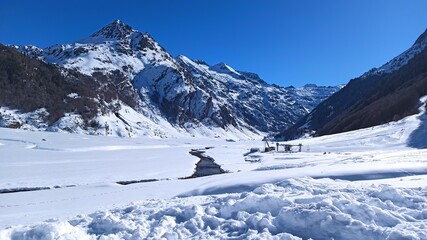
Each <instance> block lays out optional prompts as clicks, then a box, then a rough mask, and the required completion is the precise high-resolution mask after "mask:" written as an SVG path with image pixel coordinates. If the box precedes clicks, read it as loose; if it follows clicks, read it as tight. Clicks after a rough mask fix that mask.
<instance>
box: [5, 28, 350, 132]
mask: <svg viewBox="0 0 427 240" xmlns="http://www.w3.org/2000/svg"><path fill="white" fill-rule="evenodd" d="M16 50H17V51H16ZM0 51H1V52H0V61H1V62H0V84H1V85H2V88H1V89H0V92H1V94H0V104H1V105H0V106H1V108H0V126H3V127H19V128H28V129H34V130H49V131H68V132H81V133H87V134H100V135H119V136H133V135H148V136H159V137H166V136H174V135H176V134H192V135H195V136H196V135H198V136H199V135H202V136H211V137H212V136H215V137H238V138H248V137H254V136H257V135H259V134H261V133H265V132H277V131H280V130H282V129H285V128H287V127H289V126H291V125H292V124H294V123H295V122H296V121H297V120H298V119H300V118H301V117H303V116H304V115H305V114H307V113H309V112H310V111H311V110H312V109H313V108H314V107H316V106H317V105H318V104H319V103H320V102H321V101H323V100H324V99H326V98H328V97H329V96H330V95H331V94H333V93H334V92H336V91H338V90H339V89H341V88H342V86H333V87H323V86H316V85H313V84H311V85H306V86H304V87H302V88H294V87H286V88H285V87H280V86H277V85H274V84H273V85H270V84H268V83H266V82H265V81H263V80H262V79H261V78H260V77H259V76H258V75H257V74H255V73H250V72H244V71H238V70H235V69H233V68H232V67H230V66H228V65H227V64H225V63H219V64H216V65H209V64H207V63H205V62H204V61H200V60H191V59H189V58H187V57H185V56H178V57H176V58H173V57H172V56H171V55H170V54H169V53H168V52H167V51H166V50H165V49H164V48H163V47H162V46H160V45H159V44H158V43H157V42H156V41H155V40H154V39H153V38H152V37H151V36H150V35H149V34H148V33H145V34H143V33H141V32H139V31H137V30H134V29H133V28H132V27H130V26H129V25H126V24H125V23H123V22H121V21H120V20H116V21H114V22H112V23H111V24H108V25H107V26H105V27H103V28H102V29H101V30H99V31H97V32H95V33H94V34H92V35H91V36H89V37H87V38H85V39H82V40H79V41H76V42H73V43H70V44H61V45H54V46H51V47H47V48H45V49H41V48H38V47H36V46H12V47H5V46H1V47H0ZM18 51H19V52H20V53H18ZM30 58H31V59H30Z"/></svg>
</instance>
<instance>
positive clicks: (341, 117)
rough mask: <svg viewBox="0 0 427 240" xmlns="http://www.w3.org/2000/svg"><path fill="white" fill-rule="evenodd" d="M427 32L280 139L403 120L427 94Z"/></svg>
mask: <svg viewBox="0 0 427 240" xmlns="http://www.w3.org/2000/svg"><path fill="white" fill-rule="evenodd" d="M426 47H427V31H425V32H424V33H423V34H421V36H419V38H418V39H417V40H416V41H415V43H414V44H413V45H412V47H411V48H409V49H408V50H406V51H405V52H403V53H402V54H400V55H399V56H397V57H395V58H393V59H392V60H391V61H389V62H387V63H386V64H384V65H383V66H381V67H380V68H374V69H372V70H370V71H368V72H367V73H365V74H363V75H362V76H360V77H358V78H355V79H352V80H351V81H350V82H349V83H348V84H347V85H346V86H345V87H344V88H343V89H341V90H340V91H338V92H336V93H335V94H333V95H332V96H331V97H329V98H328V99H327V100H325V101H324V102H322V103H321V104H319V105H318V106H317V107H316V108H315V109H314V110H313V111H312V112H311V113H309V114H307V115H306V116H304V117H303V118H301V119H300V120H299V121H297V122H296V123H295V124H294V125H293V126H291V127H290V128H288V129H286V130H285V131H283V132H282V133H280V134H279V135H277V137H278V138H286V139H293V138H297V137H299V136H302V135H304V134H312V135H313V134H314V135H327V134H333V133H340V132H346V131H351V130H356V129H361V128H366V127H371V126H375V125H379V124H383V123H387V122H390V121H395V120H400V119H402V118H404V117H406V116H408V115H411V114H414V113H416V112H417V109H418V108H419V104H420V103H419V99H420V97H421V96H424V95H427V49H426Z"/></svg>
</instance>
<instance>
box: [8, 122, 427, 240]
mask: <svg viewBox="0 0 427 240" xmlns="http://www.w3.org/2000/svg"><path fill="white" fill-rule="evenodd" d="M425 123H426V116H425V115H421V114H420V115H415V116H411V117H408V118H405V119H403V120H401V121H398V122H393V123H389V124H385V125H381V126H377V127H373V128H369V129H362V130H358V131H354V132H348V133H343V134H336V135H331V136H325V137H320V138H312V139H303V140H298V141H294V142H293V144H299V143H301V144H303V148H302V152H300V153H285V152H284V151H281V149H280V151H278V152H270V153H260V152H255V153H251V154H249V155H247V156H244V155H246V153H248V152H249V150H250V148H253V147H259V148H262V147H263V142H261V141H260V140H250V141H249V140H248V141H235V142H232V141H226V140H224V139H208V138H185V137H180V138H170V139H147V138H114V137H95V136H84V135H73V134H65V133H48V132H27V131H23V130H12V129H1V128H0V173H1V174H0V192H8V191H12V192H13V191H19V190H23V189H27V190H31V189H37V188H49V189H47V190H39V191H26V192H14V193H2V194H0V229H3V230H0V239H144V238H151V239H159V238H161V237H164V238H167V239H189V238H196V239H221V238H231V239H251V238H253V239H268V238H276V239H299V238H303V239H307V238H313V239H330V238H334V239H427V187H426V186H427V150H426V149H421V148H413V147H417V146H418V147H419V146H423V144H424V143H425V141H427V140H426V139H424V136H425V135H423V134H422V132H423V131H424V132H425V130H423V129H422V127H423V126H425ZM408 145H409V146H413V147H409V146H408ZM204 147H212V148H210V149H208V150H206V154H207V155H209V156H211V157H213V158H214V159H215V161H216V162H217V163H218V164H220V165H221V167H222V168H223V169H225V170H227V171H229V173H226V174H221V175H213V176H208V177H202V178H193V179H181V178H184V177H188V176H190V175H191V174H192V173H193V170H194V167H195V163H196V162H197V161H198V159H197V158H196V157H194V156H192V155H190V154H189V151H190V150H191V149H194V148H204ZM152 180H158V181H152ZM120 181H150V182H142V183H135V184H129V185H120V184H117V182H120Z"/></svg>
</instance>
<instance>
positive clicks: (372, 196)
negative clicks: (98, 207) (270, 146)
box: [0, 178, 427, 239]
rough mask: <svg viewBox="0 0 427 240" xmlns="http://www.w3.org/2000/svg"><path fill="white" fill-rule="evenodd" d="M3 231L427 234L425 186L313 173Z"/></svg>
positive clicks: (48, 234) (54, 234)
mask: <svg viewBox="0 0 427 240" xmlns="http://www.w3.org/2000/svg"><path fill="white" fill-rule="evenodd" d="M0 238H1V239H16V238H19V239H160V238H166V239H300V238H303V239H308V238H313V239H426V238H427V188H426V187H423V188H416V189H398V188H394V187H391V186H389V185H369V186H368V185H361V184H356V183H351V182H343V181H333V180H329V179H321V180H314V179H312V178H299V179H288V180H284V181H281V182H278V183H276V184H264V185H262V186H261V187H258V188H256V189H255V190H254V191H252V192H245V193H237V194H236V193H234V194H223V195H216V196H196V197H194V196H193V197H187V198H174V199H172V200H168V201H165V200H148V201H142V202H137V203H134V204H132V205H130V206H128V207H126V208H121V209H114V210H108V211H99V212H96V213H93V214H89V215H80V216H77V217H75V218H74V219H71V220H69V221H56V220H51V221H48V222H43V223H39V224H37V225H33V226H15V227H11V228H8V229H5V230H2V231H0Z"/></svg>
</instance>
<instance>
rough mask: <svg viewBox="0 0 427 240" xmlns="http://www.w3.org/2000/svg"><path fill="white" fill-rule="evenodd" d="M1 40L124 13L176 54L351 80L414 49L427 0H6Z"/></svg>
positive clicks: (296, 75) (73, 29)
mask: <svg viewBox="0 0 427 240" xmlns="http://www.w3.org/2000/svg"><path fill="white" fill-rule="evenodd" d="M1 5H2V6H1V8H0V43H3V44H18V45H24V44H33V45H36V46H40V47H46V46H50V45H53V44H57V43H69V42H72V41H76V40H79V39H82V38H84V37H86V36H89V35H90V34H92V33H93V32H95V31H97V30H99V29H100V28H102V27H103V26H104V25H106V24H108V23H110V22H112V21H113V20H115V19H121V20H122V21H123V22H125V23H127V24H129V25H131V26H132V27H133V28H135V29H137V30H140V31H141V32H149V33H150V34H151V35H152V36H153V37H154V39H156V40H157V41H158V42H159V43H160V44H161V45H162V46H163V47H165V48H166V49H167V50H168V51H169V52H170V53H171V54H172V55H174V56H176V55H179V54H183V55H186V56H188V57H189V58H192V59H202V60H205V61H206V62H208V63H209V64H216V63H218V62H225V63H227V64H228V65H230V66H232V67H233V68H235V69H238V70H245V71H251V72H256V73H258V74H259V75H260V76H261V77H262V78H263V79H264V80H266V81H267V82H269V83H276V84H278V85H281V86H289V85H294V86H302V85H304V84H305V83H316V84H318V85H336V84H339V83H347V82H348V81H349V80H350V79H352V78H355V77H358V76H360V75H361V74H363V73H364V72H366V71H368V70H369V69H371V68H373V67H378V66H380V65H382V64H384V63H385V62H387V61H388V60H390V59H391V58H393V57H395V56H396V55H398V54H400V53H401V52H403V51H404V50H406V49H407V48H409V47H410V46H411V45H412V44H413V43H414V42H415V40H416V38H417V37H418V36H419V35H420V34H421V33H422V32H424V31H425V30H426V28H427V14H426V10H427V1H425V0H399V1H397V0H357V1H356V0H355V1H341V0H336V1H332V0H326V1H315V0H312V1H307V0H299V1H298V0H268V1H266V0H245V1H243V0H215V1H213V0H212V1H210V0H181V1H178V0H169V1H166V0H156V1H144V0H141V1H108V0H104V1H89V0H85V1H82V0H75V1H57V0H55V1H53V0H52V1H47V0H46V1H43V0H41V1H32V0H28V1H21V0H5V1H2V4H1Z"/></svg>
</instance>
